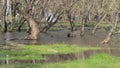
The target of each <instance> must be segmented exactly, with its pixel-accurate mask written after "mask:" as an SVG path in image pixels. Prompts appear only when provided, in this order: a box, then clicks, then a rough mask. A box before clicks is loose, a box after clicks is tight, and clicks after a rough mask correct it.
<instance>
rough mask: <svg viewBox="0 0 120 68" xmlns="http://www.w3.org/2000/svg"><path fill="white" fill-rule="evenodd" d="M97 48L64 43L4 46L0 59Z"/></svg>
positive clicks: (36, 56)
mask: <svg viewBox="0 0 120 68" xmlns="http://www.w3.org/2000/svg"><path fill="white" fill-rule="evenodd" d="M97 49H100V48H96V47H91V48H89V47H78V46H76V45H66V44H53V45H26V46H25V45H23V46H6V47H3V49H2V48H1V50H0V60H5V59H6V55H8V56H9V60H32V59H36V60H42V59H45V58H44V57H42V56H41V55H45V54H70V53H77V52H80V51H86V50H97Z"/></svg>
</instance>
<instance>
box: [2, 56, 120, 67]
mask: <svg viewBox="0 0 120 68" xmlns="http://www.w3.org/2000/svg"><path fill="white" fill-rule="evenodd" d="M0 67H1V68H4V67H9V68H19V67H26V68H27V67H29V68H119V67H120V57H115V56H111V55H109V54H95V55H93V56H91V57H89V58H87V59H85V60H74V61H70V60H68V61H64V62H57V63H46V64H23V65H19V64H18V65H1V66H0Z"/></svg>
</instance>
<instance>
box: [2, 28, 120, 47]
mask: <svg viewBox="0 0 120 68" xmlns="http://www.w3.org/2000/svg"><path fill="white" fill-rule="evenodd" d="M68 32H69V31H68V30H61V31H48V32H47V33H40V36H39V40H23V38H24V37H25V36H26V35H27V33H26V32H12V33H11V32H7V33H6V34H2V33H0V45H4V44H7V43H9V42H17V43H20V44H54V43H65V44H76V45H79V46H104V45H103V44H100V42H101V41H102V40H103V39H104V38H105V36H106V35H107V33H108V32H106V31H105V30H104V29H99V30H97V32H96V34H95V35H91V29H87V30H86V31H85V35H84V36H80V31H79V30H77V31H76V32H75V36H74V37H70V38H68V37H67V34H68ZM119 37H120V35H119V34H116V35H114V36H112V39H111V41H110V43H109V44H108V45H107V46H111V47H120V46H119V45H120V42H119V41H120V39H119ZM20 39H22V40H20ZM105 46H106V45H105Z"/></svg>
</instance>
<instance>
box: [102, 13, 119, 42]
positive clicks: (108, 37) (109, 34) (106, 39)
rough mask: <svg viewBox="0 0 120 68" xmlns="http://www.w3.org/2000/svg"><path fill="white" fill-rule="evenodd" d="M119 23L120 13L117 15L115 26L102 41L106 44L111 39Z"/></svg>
mask: <svg viewBox="0 0 120 68" xmlns="http://www.w3.org/2000/svg"><path fill="white" fill-rule="evenodd" d="M117 24H118V15H116V17H115V21H113V26H112V28H111V30H110V32H109V33H108V35H107V37H106V38H105V39H104V40H103V41H102V42H101V43H103V44H106V43H108V42H109V41H110V38H111V36H112V34H113V32H114V30H115V29H116V28H117Z"/></svg>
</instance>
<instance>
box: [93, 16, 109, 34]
mask: <svg viewBox="0 0 120 68" xmlns="http://www.w3.org/2000/svg"><path fill="white" fill-rule="evenodd" d="M106 16H107V14H105V15H104V16H103V17H102V19H101V20H100V21H99V22H98V23H97V25H96V26H95V27H94V28H93V30H92V34H95V31H96V29H97V27H98V25H100V24H101V23H102V22H103V20H104V19H105V17H106Z"/></svg>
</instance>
